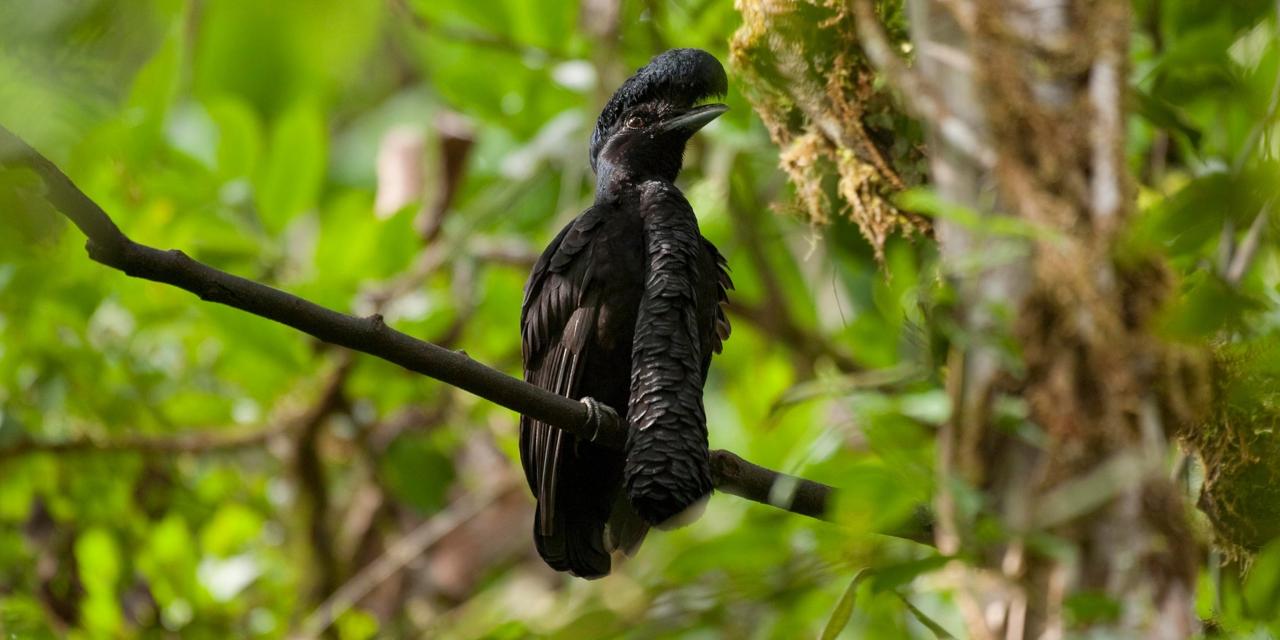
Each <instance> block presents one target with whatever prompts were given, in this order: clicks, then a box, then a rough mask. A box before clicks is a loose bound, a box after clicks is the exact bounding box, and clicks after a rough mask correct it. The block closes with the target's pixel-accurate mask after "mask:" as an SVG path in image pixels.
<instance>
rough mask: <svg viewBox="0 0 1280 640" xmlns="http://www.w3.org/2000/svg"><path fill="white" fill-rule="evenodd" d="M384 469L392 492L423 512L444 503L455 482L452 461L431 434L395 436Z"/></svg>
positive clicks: (383, 458) (385, 456)
mask: <svg viewBox="0 0 1280 640" xmlns="http://www.w3.org/2000/svg"><path fill="white" fill-rule="evenodd" d="M381 470H382V475H383V477H384V479H385V482H386V484H387V487H388V488H389V489H390V490H391V493H393V494H395V496H396V498H398V499H399V500H402V501H404V502H406V503H408V504H409V505H412V506H413V507H415V508H417V509H418V510H419V511H421V512H423V513H432V512H435V511H438V510H439V509H440V508H441V507H443V506H444V503H445V492H446V491H447V490H448V488H449V485H450V484H451V483H452V482H453V461H452V460H450V459H449V456H447V455H445V454H444V452H443V451H441V450H440V446H439V445H438V444H437V443H436V442H435V439H434V438H432V437H430V436H429V435H422V434H405V435H402V436H400V437H399V438H396V440H395V441H394V442H392V443H391V446H390V447H388V448H387V452H386V454H385V455H383V456H382V460H381Z"/></svg>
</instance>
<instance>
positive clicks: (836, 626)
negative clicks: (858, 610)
mask: <svg viewBox="0 0 1280 640" xmlns="http://www.w3.org/2000/svg"><path fill="white" fill-rule="evenodd" d="M870 575H871V571H869V570H868V569H859V570H858V573H856V574H854V576H853V580H850V581H849V586H847V587H845V589H844V594H843V595H841V596H840V601H839V602H837V603H836V608H835V609H834V610H833V611H832V612H831V618H830V619H828V620H827V626H825V627H823V628H822V640H835V637H836V636H838V635H840V632H841V631H843V630H844V628H845V627H846V626H848V625H849V619H850V618H852V617H853V605H854V603H855V601H856V600H857V597H858V585H860V584H862V581H863V580H865V579H866V578H867V577H868V576H870Z"/></svg>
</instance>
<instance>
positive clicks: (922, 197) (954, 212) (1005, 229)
mask: <svg viewBox="0 0 1280 640" xmlns="http://www.w3.org/2000/svg"><path fill="white" fill-rule="evenodd" d="M895 201H896V203H897V205H898V206H899V207H901V208H903V209H905V210H907V211H914V212H917V213H920V214H923V215H926V216H930V217H933V218H937V219H940V220H947V221H949V222H954V223H956V224H958V225H960V226H962V227H965V228H967V229H972V230H974V231H980V232H984V233H989V234H991V235H995V236H1008V237H1015V238H1031V239H1039V240H1051V239H1054V238H1057V237H1058V234H1057V232H1056V231H1054V230H1053V229H1049V228H1046V227H1040V226H1037V225H1034V224H1031V223H1028V222H1026V221H1025V220H1022V219H1020V218H1014V217H1011V216H1007V215H999V214H995V213H983V212H980V211H977V210H976V209H970V208H969V207H966V206H964V205H960V204H956V203H954V202H948V201H946V200H944V199H943V198H942V197H941V196H939V195H938V193H937V192H936V191H934V190H933V189H929V188H926V187H916V188H914V189H908V190H907V191H904V192H902V193H900V194H898V197H897V198H896V199H895Z"/></svg>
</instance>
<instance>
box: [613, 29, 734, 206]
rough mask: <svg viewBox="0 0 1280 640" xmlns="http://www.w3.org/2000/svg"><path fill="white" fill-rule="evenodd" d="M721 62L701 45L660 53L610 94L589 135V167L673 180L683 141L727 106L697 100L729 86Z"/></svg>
mask: <svg viewBox="0 0 1280 640" xmlns="http://www.w3.org/2000/svg"><path fill="white" fill-rule="evenodd" d="M728 85H729V82H728V78H727V77H726V76H725V73H724V67H722V66H720V62H719V61H718V60H716V59H715V57H714V56H712V55H711V54H709V53H707V52H706V51H702V50H700V49H672V50H670V51H667V52H666V53H662V54H660V55H658V56H656V57H654V58H653V59H652V60H650V61H649V64H647V65H645V66H643V67H641V68H640V70H639V71H637V72H636V73H635V75H633V76H631V77H630V78H627V81H626V82H623V83H622V86H621V87H619V88H618V90H617V91H616V92H615V93H614V94H613V97H612V98H610V99H609V103H608V104H606V105H605V107H604V110H603V111H601V112H600V119H599V120H597V121H596V128H595V131H594V132H593V133H592V134H591V168H592V169H594V170H595V171H596V173H597V174H598V175H599V176H600V178H601V182H604V181H606V180H607V179H608V177H609V176H612V175H619V174H620V175H627V176H630V177H631V178H634V179H649V178H660V179H665V180H675V178H676V175H677V174H678V173H680V165H681V163H682V161H683V158H684V147H685V143H686V142H688V141H689V138H690V137H692V136H693V134H694V133H696V132H697V131H698V130H699V129H701V128H702V127H703V126H705V125H706V124H707V123H709V122H711V121H712V120H715V119H716V118H717V117H718V116H719V115H720V114H722V113H724V112H725V111H727V110H728V109H729V108H728V107H726V106H725V105H723V104H703V105H699V104H698V103H699V102H701V101H702V100H705V99H707V98H709V97H712V96H720V95H724V93H725V91H726V90H727V89H728Z"/></svg>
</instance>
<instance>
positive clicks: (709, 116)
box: [658, 104, 729, 135]
mask: <svg viewBox="0 0 1280 640" xmlns="http://www.w3.org/2000/svg"><path fill="white" fill-rule="evenodd" d="M728 110H729V106H728V105H724V104H704V105H702V106H700V107H694V108H692V109H690V110H688V111H686V112H684V113H682V114H680V115H678V116H676V117H674V118H672V119H670V120H667V121H664V122H660V123H658V129H659V130H660V131H677V130H678V131H684V132H686V133H689V134H690V135H692V134H693V133H694V132H696V131H697V130H698V129H701V128H703V127H705V126H707V124H708V123H710V122H711V121H712V120H715V119H716V118H719V117H720V115H721V114H723V113H724V112H726V111H728Z"/></svg>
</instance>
